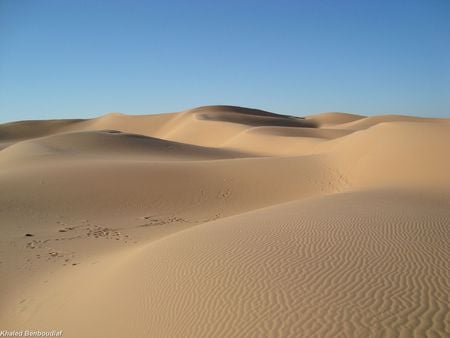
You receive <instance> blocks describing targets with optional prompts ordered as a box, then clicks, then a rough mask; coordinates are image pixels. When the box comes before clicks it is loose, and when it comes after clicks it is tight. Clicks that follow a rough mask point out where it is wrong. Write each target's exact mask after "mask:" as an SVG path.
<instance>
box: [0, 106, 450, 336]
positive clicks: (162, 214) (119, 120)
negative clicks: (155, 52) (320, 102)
mask: <svg viewBox="0 0 450 338" xmlns="http://www.w3.org/2000/svg"><path fill="white" fill-rule="evenodd" d="M0 227H1V237H0V273H1V279H0V330H14V329H15V330H27V329H29V330H45V331H48V330H64V337H70V338H72V337H73V338H80V337H88V338H89V337H92V338H102V337H105V338H106V337H305V338H309V337H449V336H450V323H449V305H448V304H449V303H448V294H449V291H450V290H449V279H448V278H449V271H450V266H449V261H450V240H449V238H450V119H431V118H417V117H407V116H395V115H385V116H370V117H366V116H360V115H352V114H345V113H323V114H318V115H312V116H307V117H304V118H300V117H293V116H286V115H278V114H274V113H269V112H266V111H261V110H256V109H248V108H242V107H232V106H207V107H200V108H196V109H191V110H188V111H184V112H179V113H169V114H159V115H136V116H131V115H124V114H119V113H111V114H107V115H104V116H100V117H98V118H94V119H87V120H81V119H79V120H51V121H19V122H14V123H6V124H2V125H0Z"/></svg>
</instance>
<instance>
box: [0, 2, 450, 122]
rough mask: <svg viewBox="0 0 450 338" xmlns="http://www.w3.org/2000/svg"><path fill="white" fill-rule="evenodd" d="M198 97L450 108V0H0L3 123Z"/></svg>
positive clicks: (169, 105)
mask: <svg viewBox="0 0 450 338" xmlns="http://www.w3.org/2000/svg"><path fill="white" fill-rule="evenodd" d="M207 104H230V105H241V106H248V107H256V108H261V109H266V110H271V111H274V112H278V113H284V114H294V115H303V114H309V113H315V112H320V111H347V112H353V113H360V114H383V113H397V114H414V115H428V116H450V1H449V0H407V1H406V0H377V1H375V0H328V1H327V0H296V1H295V0H291V1H283V0H277V1H275V0H274V1H262V0H259V1H245V0H237V1H235V0H227V1H219V0H217V1H215V0H209V1H195V0H192V1H187V0H186V1H180V0H178V1H171V0H164V1H163V0H161V1H156V0H155V1H129V0H128V1H125V0H123V1H112V0H109V1H106V0H105V1H95V0H89V1H82V0H73V1H70V0H29V1H27V0H0V121H3V122H4V121H11V120H20V119H41V118H68V117H88V116H95V115H99V114H103V113H106V112H111V111H119V112H122V113H127V114H143V113H146V114H148V113H157V112H169V111H177V110H182V109H187V108H190V107H195V106H200V105H207Z"/></svg>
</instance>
